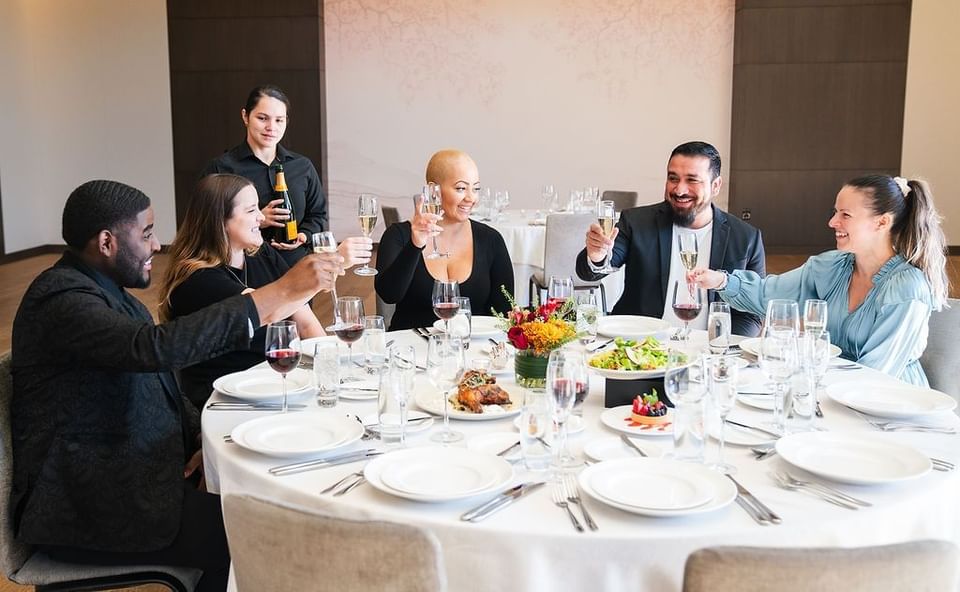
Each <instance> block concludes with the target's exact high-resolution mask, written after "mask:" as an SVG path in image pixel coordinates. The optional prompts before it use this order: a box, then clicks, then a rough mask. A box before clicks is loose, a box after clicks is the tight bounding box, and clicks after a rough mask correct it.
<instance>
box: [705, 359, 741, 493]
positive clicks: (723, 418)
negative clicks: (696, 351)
mask: <svg viewBox="0 0 960 592" xmlns="http://www.w3.org/2000/svg"><path fill="white" fill-rule="evenodd" d="M737 360H738V358H737V357H736V356H726V355H720V356H713V357H711V358H709V359H708V360H707V368H708V372H709V374H708V375H707V380H708V381H709V383H708V389H709V391H710V396H711V397H713V404H714V406H715V407H716V408H717V413H718V414H719V415H720V438H719V441H720V451H719V452H718V454H717V462H716V463H714V464H713V465H712V468H714V469H716V470H717V471H720V472H721V473H726V474H728V475H729V474H733V473H735V472H736V471H737V468H736V467H735V466H733V465H731V464H729V463H727V462H725V461H724V447H725V445H726V435H727V434H726V429H727V415H728V414H729V413H730V411H731V410H732V409H733V405H734V403H736V400H737V373H738V370H739V368H740V367H739V366H738V365H737Z"/></svg>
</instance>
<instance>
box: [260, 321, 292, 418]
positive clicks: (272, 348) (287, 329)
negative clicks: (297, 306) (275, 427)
mask: <svg viewBox="0 0 960 592" xmlns="http://www.w3.org/2000/svg"><path fill="white" fill-rule="evenodd" d="M264 354H265V355H266V358H267V363H268V364H270V367H271V368H273V369H274V370H276V371H277V372H279V373H280V378H281V382H282V384H283V405H282V407H281V408H280V412H281V413H286V412H287V373H288V372H290V371H291V370H293V369H294V368H296V367H297V366H298V365H299V364H300V336H299V335H298V334H297V324H296V323H294V322H293V321H279V322H276V323H270V324H269V325H267V338H266V340H265V347H264Z"/></svg>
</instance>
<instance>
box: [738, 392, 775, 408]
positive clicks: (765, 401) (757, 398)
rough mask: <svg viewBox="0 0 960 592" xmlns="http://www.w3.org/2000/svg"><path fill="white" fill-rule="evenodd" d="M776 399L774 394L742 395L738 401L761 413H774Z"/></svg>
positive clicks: (739, 395)
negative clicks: (774, 399) (774, 400)
mask: <svg viewBox="0 0 960 592" xmlns="http://www.w3.org/2000/svg"><path fill="white" fill-rule="evenodd" d="M774 397H775V395H774V394H773V393H770V394H769V395H745V394H743V393H741V394H738V395H737V401H738V402H739V403H740V404H741V405H746V406H747V407H753V408H754V409H760V410H761V411H773V398H774Z"/></svg>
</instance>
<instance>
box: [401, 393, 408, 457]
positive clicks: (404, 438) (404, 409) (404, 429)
mask: <svg viewBox="0 0 960 592" xmlns="http://www.w3.org/2000/svg"><path fill="white" fill-rule="evenodd" d="M406 445H407V404H406V402H405V401H404V399H403V396H401V398H400V448H405V447H406Z"/></svg>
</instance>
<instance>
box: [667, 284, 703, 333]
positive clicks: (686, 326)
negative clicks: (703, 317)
mask: <svg viewBox="0 0 960 592" xmlns="http://www.w3.org/2000/svg"><path fill="white" fill-rule="evenodd" d="M681 284H683V289H681V288H680V286H681ZM702 308H703V290H701V289H699V288H698V287H697V285H696V284H688V283H687V282H686V281H682V280H677V281H675V282H674V283H673V314H675V315H677V318H678V319H680V320H681V321H683V332H682V333H681V335H680V336H679V337H678V338H679V339H680V341H687V340H688V339H690V321H692V320H694V319H695V318H697V316H699V315H700V310H701V309H702Z"/></svg>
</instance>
